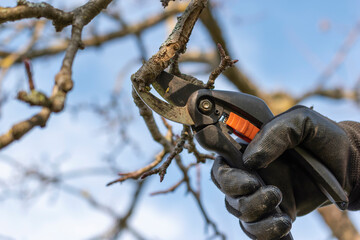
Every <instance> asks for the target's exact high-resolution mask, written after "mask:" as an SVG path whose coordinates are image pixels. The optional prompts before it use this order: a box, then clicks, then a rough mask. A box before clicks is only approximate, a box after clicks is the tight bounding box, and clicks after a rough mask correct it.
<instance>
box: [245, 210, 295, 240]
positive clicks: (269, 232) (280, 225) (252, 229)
mask: <svg viewBox="0 0 360 240" xmlns="http://www.w3.org/2000/svg"><path fill="white" fill-rule="evenodd" d="M291 224H292V223H291V219H290V218H289V217H288V216H287V215H285V214H276V215H272V216H269V217H267V218H265V219H263V220H261V221H258V222H253V223H245V222H240V225H241V228H242V229H243V231H244V232H245V233H246V234H247V235H248V236H249V237H251V238H252V239H258V240H275V239H280V238H281V237H283V236H285V235H286V234H288V233H289V232H290V229H291Z"/></svg>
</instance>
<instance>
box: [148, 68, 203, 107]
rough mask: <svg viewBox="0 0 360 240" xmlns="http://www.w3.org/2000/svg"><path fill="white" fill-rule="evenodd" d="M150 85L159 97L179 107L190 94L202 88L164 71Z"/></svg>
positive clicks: (185, 101)
mask: <svg viewBox="0 0 360 240" xmlns="http://www.w3.org/2000/svg"><path fill="white" fill-rule="evenodd" d="M152 85H153V87H154V88H155V90H156V91H157V92H158V93H159V94H160V96H161V97H163V98H164V99H165V100H166V101H168V102H169V103H171V104H173V105H175V106H179V107H183V106H185V105H186V103H187V101H188V99H189V97H190V96H191V94H193V93H194V92H195V91H197V90H199V89H202V88H204V87H203V86H198V85H195V84H193V83H191V82H189V81H187V80H184V79H182V78H179V77H177V76H175V75H172V74H170V73H167V72H165V71H163V72H161V73H160V75H159V76H158V77H157V78H156V81H155V82H153V83H152Z"/></svg>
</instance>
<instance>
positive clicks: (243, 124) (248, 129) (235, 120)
mask: <svg viewBox="0 0 360 240" xmlns="http://www.w3.org/2000/svg"><path fill="white" fill-rule="evenodd" d="M226 125H228V126H229V127H231V128H232V129H233V130H234V133H235V134H236V135H237V136H238V137H240V138H242V139H244V140H245V141H247V142H251V140H253V138H254V137H255V135H256V134H257V133H258V132H259V128H257V127H255V126H254V125H253V124H252V123H250V122H249V121H248V120H246V119H244V118H242V117H240V116H238V115H236V114H235V113H232V112H230V115H229V118H228V119H227V120H226Z"/></svg>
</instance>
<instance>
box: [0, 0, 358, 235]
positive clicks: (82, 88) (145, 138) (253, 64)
mask: <svg viewBox="0 0 360 240" xmlns="http://www.w3.org/2000/svg"><path fill="white" fill-rule="evenodd" d="M14 2H15V1H10V0H8V1H4V2H3V1H2V3H1V4H0V6H6V5H14ZM54 2H55V4H58V5H61V4H63V3H59V1H54ZM80 2H84V1H76V3H78V4H79V3H80ZM76 3H74V1H67V2H65V4H67V5H69V6H70V5H71V4H76ZM139 4H141V6H142V7H141V8H139ZM359 4H360V3H359V2H358V1H350V0H349V1H343V2H340V1H334V0H331V1H325V0H321V1H316V2H315V1H313V2H309V1H308V2H304V1H302V2H296V3H294V2H289V1H284V0H283V1H250V0H247V1H243V0H241V1H235V0H229V1H218V9H217V10H216V15H217V17H218V19H219V22H220V24H221V26H222V28H223V31H224V35H225V37H226V39H227V42H228V45H229V49H230V50H231V54H232V56H233V57H234V58H237V59H239V60H240V61H239V63H238V66H240V67H241V68H242V69H243V70H244V72H245V73H247V74H248V75H249V76H250V77H251V78H252V79H254V81H255V82H256V84H257V85H258V86H261V87H262V88H263V89H264V90H266V91H275V90H284V91H287V92H290V93H293V94H301V93H303V92H304V91H306V90H308V89H311V88H312V87H313V86H314V84H316V81H317V79H318V77H319V76H320V74H321V72H322V71H323V69H324V68H325V67H326V66H327V64H328V63H329V62H330V60H331V59H332V58H333V56H334V54H335V53H336V52H337V51H338V49H339V47H340V46H341V44H342V43H343V42H344V40H345V38H346V36H347V35H348V33H349V31H350V30H351V29H352V28H353V27H354V26H355V24H356V22H357V21H358V20H359V19H360V12H359V11H360V8H359ZM120 5H123V6H124V7H125V9H126V10H125V9H124V10H123V11H122V15H123V16H124V17H125V19H126V20H127V21H128V22H136V21H140V20H141V19H143V18H144V17H146V16H148V15H149V14H155V13H157V12H160V11H162V8H161V4H160V3H159V1H158V0H151V1H150V0H149V1H145V0H138V1H133V2H131V3H129V1H120ZM324 22H325V23H329V24H330V28H329V30H328V31H322V30H321V29H320V27H319V26H320V24H321V23H324ZM98 23H99V26H100V28H99V31H105V29H109V28H111V27H114V26H112V25H110V24H109V23H108V21H106V20H105V19H99V20H98ZM166 36H167V32H166V31H164V25H159V26H156V27H155V28H154V29H152V30H151V31H146V32H145V34H144V36H143V38H144V41H145V44H146V47H147V50H148V56H151V55H152V54H153V53H155V52H156V51H157V50H158V48H159V46H160V44H161V43H162V42H163V41H164V39H165V38H166ZM212 47H213V44H212V43H210V42H209V41H208V35H207V32H206V31H205V30H204V29H203V27H202V26H201V24H197V25H196V27H195V29H194V33H193V35H192V37H191V39H190V43H189V48H188V49H189V50H191V49H201V50H208V49H209V48H212ZM61 57H62V55H61V54H60V55H58V56H55V57H49V58H45V59H39V60H35V61H34V62H33V65H34V77H35V84H36V86H37V87H38V88H39V89H41V90H43V91H45V92H48V93H49V92H50V91H51V87H52V85H53V79H54V75H55V74H56V72H57V71H58V69H59V68H60V64H61ZM138 58H139V52H138V49H137V47H136V45H135V43H134V37H133V36H128V37H126V38H124V39H122V40H120V41H114V42H110V43H108V44H106V45H105V46H104V47H101V48H90V49H87V50H86V51H81V52H79V54H78V56H77V57H76V59H75V65H74V71H73V79H74V81H75V85H74V89H73V91H72V92H70V93H69V95H68V101H67V103H68V106H74V105H76V104H77V103H83V102H100V103H105V102H107V100H108V96H109V92H111V91H112V89H113V87H114V84H115V81H116V79H117V77H118V75H119V73H120V72H121V73H124V75H125V77H124V80H123V83H122V86H123V88H122V93H121V95H120V96H119V97H121V100H122V104H123V106H122V107H121V110H122V111H123V112H124V114H125V115H128V116H130V117H132V118H133V121H132V124H131V125H130V126H129V127H128V132H129V133H130V135H129V136H130V138H131V140H132V141H135V142H137V143H139V144H140V148H139V149H137V152H138V153H137V154H134V149H133V148H132V147H131V146H129V145H127V146H125V147H124V149H122V151H119V154H118V156H117V161H118V162H119V163H120V164H122V163H123V164H122V166H123V168H124V169H125V170H128V171H131V170H134V169H136V168H137V167H140V166H143V165H144V164H146V163H147V162H149V161H151V159H152V158H153V156H154V155H155V154H156V153H157V152H158V151H159V150H160V146H158V145H157V144H154V143H152V140H151V137H150V135H149V133H148V132H147V129H146V127H145V126H144V124H143V122H142V120H141V119H140V118H139V117H138V112H137V109H136V108H135V106H134V105H133V104H132V101H131V99H130V91H131V85H130V81H129V77H130V75H131V74H132V73H133V72H135V71H136V70H137V69H138V67H139V66H140V65H139V64H140V63H134V64H132V65H127V62H128V61H133V62H134V61H136V59H138ZM44 60H45V61H44ZM359 60H360V46H359V43H358V42H356V43H355V44H354V46H353V49H352V51H351V53H350V54H349V55H348V56H347V58H346V60H345V61H344V63H343V64H342V65H341V67H340V68H339V70H338V71H337V72H336V73H335V74H334V76H333V77H332V78H331V79H329V81H328V82H327V83H326V86H328V87H332V86H346V87H348V88H352V87H353V86H354V84H355V82H356V81H357V80H358V78H359V76H360V70H359V69H358V67H357V66H358V63H359ZM124 68H125V70H124ZM187 69H190V68H187V67H184V68H183V71H184V72H186V71H187ZM190 70H192V69H190ZM190 70H189V71H190ZM199 77H201V78H202V79H205V78H206V77H207V76H199ZM25 79H26V77H25V74H24V70H23V68H22V66H21V67H17V68H14V69H13V70H12V71H11V72H10V73H9V75H8V78H7V79H6V81H5V83H4V84H5V86H4V87H5V88H6V89H10V88H11V87H13V86H14V85H16V82H17V81H18V80H20V81H21V87H22V88H23V89H25V88H26V87H27V86H26V84H25ZM216 88H217V89H228V90H236V89H235V88H234V87H233V85H232V84H230V83H228V82H227V81H226V79H225V78H223V77H220V78H219V79H218V81H217V83H216ZM15 95H16V93H15V92H13V93H12V97H13V98H14V97H15ZM302 104H304V105H307V106H314V108H315V110H317V111H319V112H320V113H322V114H324V115H326V116H328V117H330V118H332V119H334V120H336V121H342V120H355V121H359V119H360V110H359V107H358V106H357V105H356V104H354V103H353V102H351V101H347V100H340V101H339V100H330V99H326V98H322V97H312V98H309V99H306V100H304V101H303V102H302ZM69 109H70V108H69V107H67V108H66V109H65V111H64V112H62V113H60V114H55V115H53V116H52V117H51V119H50V121H49V123H48V125H47V127H46V128H45V129H39V128H37V129H35V130H34V131H32V132H31V133H29V134H27V135H26V136H25V137H24V138H23V139H22V140H20V141H19V142H16V143H14V144H12V145H11V146H9V147H8V148H6V149H5V150H4V151H2V152H1V153H0V157H2V158H4V156H5V155H6V156H11V157H14V158H16V159H18V160H19V161H21V162H23V163H25V164H32V163H33V162H37V161H39V159H41V158H46V159H57V158H59V156H62V155H65V158H66V161H64V162H63V163H62V170H71V169H78V168H81V167H90V166H94V167H96V166H102V164H103V158H104V153H105V152H106V151H108V149H109V144H113V143H112V142H111V138H109V137H108V136H107V135H106V134H104V133H102V131H101V129H102V127H103V122H102V121H101V119H99V118H98V117H97V116H95V115H94V114H91V113H83V112H80V113H79V114H78V116H77V117H76V118H75V117H74V116H73V115H72V113H71V112H70V111H69ZM37 110H38V109H35V110H34V109H29V108H28V107H27V106H25V105H24V104H23V103H19V102H18V101H16V100H14V99H12V100H11V101H10V102H9V103H8V104H7V105H6V106H5V108H4V109H3V110H2V117H1V118H0V132H1V133H3V132H5V131H6V130H7V129H8V128H9V127H10V126H11V125H12V124H13V123H14V122H17V121H19V120H21V119H24V118H26V117H28V116H30V115H31V114H32V113H34V112H36V111H37ZM157 120H159V118H158V117H157ZM174 128H175V129H177V130H179V129H180V126H177V125H176V124H174ZM184 157H185V158H186V155H184ZM192 160H193V159H186V161H192ZM210 168H211V163H210V162H209V163H207V164H206V165H204V166H202V199H203V201H204V204H205V207H206V209H207V211H208V213H209V215H210V218H211V219H213V220H214V221H216V222H217V223H218V224H219V229H220V230H222V231H223V232H225V233H226V234H227V236H228V239H230V240H232V239H246V237H245V236H244V234H243V233H242V232H241V230H240V228H239V227H238V223H237V220H236V219H234V218H233V217H232V216H231V215H229V214H228V213H227V212H226V211H225V208H224V202H223V196H222V194H221V193H220V192H219V191H218V190H217V189H216V187H215V186H213V184H212V183H211V181H210V177H209V171H210ZM0 173H1V174H2V176H9V175H10V176H13V175H11V173H12V172H11V170H10V169H9V168H7V167H5V166H4V165H3V164H2V165H1V168H0ZM114 177H116V176H112V175H105V176H97V177H96V178H86V179H80V180H77V181H73V182H71V183H72V184H75V185H77V186H79V187H81V188H83V189H86V190H87V191H90V192H91V193H93V194H94V195H96V196H99V197H100V198H101V201H102V202H105V203H111V204H115V205H116V206H117V208H118V210H119V212H121V211H123V210H124V209H125V207H126V205H127V204H128V201H129V198H128V197H127V196H126V195H127V194H128V193H130V192H131V185H130V183H125V184H122V185H117V186H115V187H111V188H105V187H104V185H105V184H106V183H107V182H108V181H110V180H112V179H113V178H114ZM179 178H180V174H179V173H178V171H177V169H176V168H175V167H174V166H171V167H170V168H169V171H168V174H167V176H166V178H165V180H164V182H163V183H159V181H158V177H157V176H154V177H152V179H151V180H150V182H149V186H148V188H147V190H146V191H145V193H144V194H143V198H142V200H141V205H140V206H139V208H138V209H137V211H136V212H135V215H134V216H133V218H132V220H131V221H132V223H133V225H134V226H136V228H138V229H140V231H141V232H142V233H144V235H145V236H148V237H149V238H150V239H205V238H206V236H207V235H206V234H204V229H205V226H204V221H203V219H202V217H201V215H200V214H199V211H198V209H197V207H196V206H195V204H194V202H193V200H192V199H191V197H190V196H186V195H185V188H184V187H181V188H180V189H178V190H177V191H176V192H175V193H173V194H168V195H165V196H157V197H149V193H151V192H153V191H156V190H160V189H166V188H167V187H169V186H171V185H173V184H174V183H176V182H177V181H178V179H179ZM54 194H56V191H54V190H50V191H49V193H48V194H46V195H44V196H42V197H40V198H39V199H37V200H33V201H32V200H27V201H25V202H23V201H14V200H8V201H5V202H2V205H1V206H0V212H1V214H0V235H1V234H3V235H8V236H12V237H14V238H15V239H49V238H51V239H85V238H88V237H91V236H93V235H95V234H97V233H101V232H102V231H104V230H105V229H106V228H107V227H109V226H110V224H111V222H110V221H109V219H108V218H107V217H105V216H104V215H101V214H99V213H98V212H96V211H93V210H92V208H90V207H89V206H87V205H86V204H85V203H84V202H82V201H81V200H79V199H77V198H74V197H73V196H70V195H67V194H66V193H60V194H59V195H57V198H56V201H53V200H52V197H53V195H54ZM351 217H352V219H354V222H355V223H356V225H357V226H358V227H360V226H359V225H360V217H359V215H358V213H352V214H351ZM319 219H320V218H319V216H318V214H317V213H316V212H315V213H312V214H310V215H308V216H305V217H301V218H298V219H297V220H296V222H295V223H294V227H293V230H292V232H293V234H294V237H295V239H296V240H299V239H320V240H322V239H324V240H325V239H329V238H330V235H331V234H330V232H329V230H328V229H327V228H326V226H325V225H324V223H322V222H321V221H320V220H319ZM74 225H75V226H76V227H75V228H74V227H73V226H74ZM164 225H166V228H164V227H163V226H164ZM59 229H60V230H61V231H59ZM123 237H124V238H123V239H133V237H132V236H131V235H128V234H125V235H124V236H123ZM0 239H1V237H0Z"/></svg>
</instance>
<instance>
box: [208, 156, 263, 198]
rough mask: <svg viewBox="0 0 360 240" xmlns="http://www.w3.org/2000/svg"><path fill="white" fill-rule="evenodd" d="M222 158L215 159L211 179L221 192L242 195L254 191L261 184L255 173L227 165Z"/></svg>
mask: <svg viewBox="0 0 360 240" xmlns="http://www.w3.org/2000/svg"><path fill="white" fill-rule="evenodd" d="M222 159H223V158H222V157H217V158H216V159H215V161H214V164H213V166H212V169H211V179H212V181H213V182H214V184H215V185H216V186H217V187H218V188H219V189H220V190H221V191H222V192H223V193H225V194H226V195H229V196H243V195H248V194H251V193H253V192H255V191H256V189H258V188H259V187H260V186H261V185H260V182H259V181H258V180H257V177H256V176H255V175H253V174H251V173H249V172H247V171H244V170H241V169H237V168H232V167H229V165H227V164H226V163H225V162H224V161H223V160H222Z"/></svg>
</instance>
